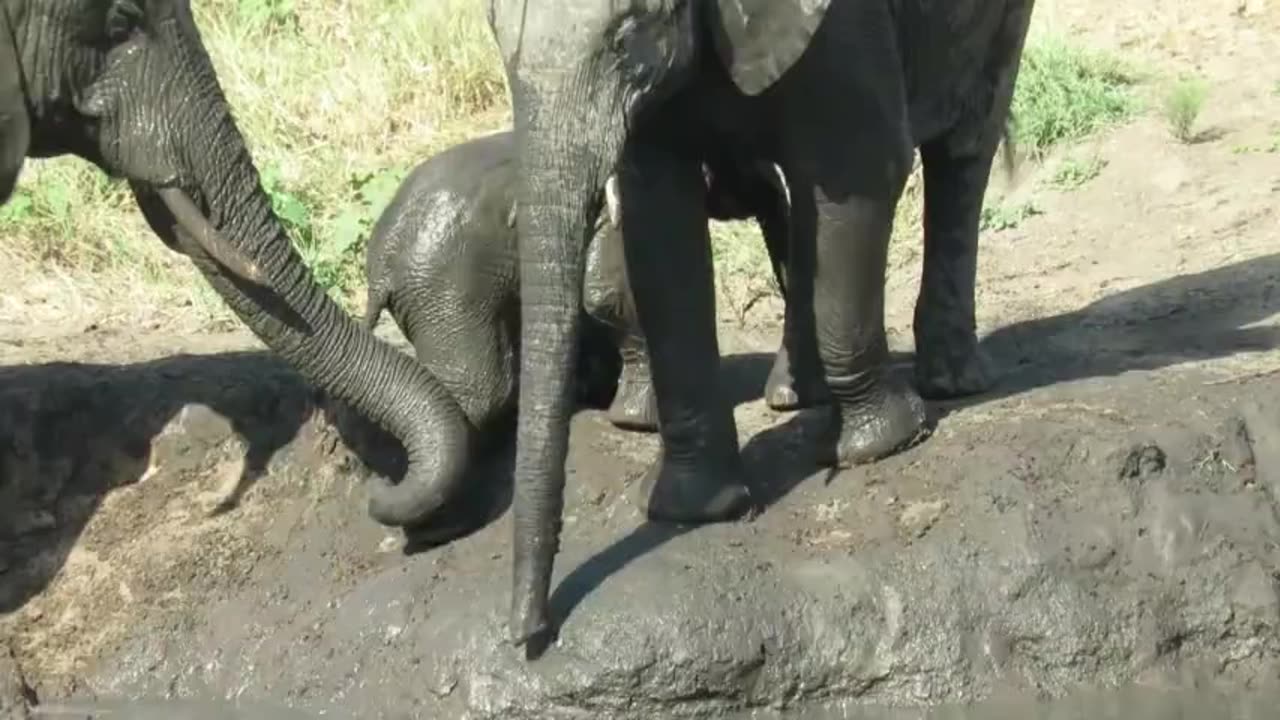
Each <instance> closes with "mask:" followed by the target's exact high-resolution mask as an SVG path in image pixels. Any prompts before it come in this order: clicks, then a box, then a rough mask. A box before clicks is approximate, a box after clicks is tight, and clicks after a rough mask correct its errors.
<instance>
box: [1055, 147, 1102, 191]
mask: <svg viewBox="0 0 1280 720" xmlns="http://www.w3.org/2000/svg"><path fill="white" fill-rule="evenodd" d="M1106 166H1107V161H1106V160H1104V159H1103V158H1102V157H1100V156H1098V155H1090V156H1088V157H1085V158H1079V157H1069V158H1066V159H1065V160H1063V161H1062V162H1060V163H1059V164H1058V167H1057V169H1056V170H1054V173H1053V178H1052V179H1051V181H1050V182H1051V184H1052V185H1053V186H1054V187H1057V188H1059V189H1062V190H1074V189H1076V188H1078V187H1080V186H1081V185H1084V184H1085V183H1087V182H1089V181H1090V180H1092V179H1094V178H1096V177H1098V175H1100V174H1101V173H1102V169H1103V168H1105V167H1106Z"/></svg>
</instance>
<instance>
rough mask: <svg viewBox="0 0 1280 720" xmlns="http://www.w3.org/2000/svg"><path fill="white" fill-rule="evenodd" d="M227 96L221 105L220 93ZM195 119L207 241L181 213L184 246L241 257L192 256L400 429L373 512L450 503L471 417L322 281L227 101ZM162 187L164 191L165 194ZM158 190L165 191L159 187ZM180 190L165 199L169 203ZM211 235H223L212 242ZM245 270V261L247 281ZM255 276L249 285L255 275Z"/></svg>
mask: <svg viewBox="0 0 1280 720" xmlns="http://www.w3.org/2000/svg"><path fill="white" fill-rule="evenodd" d="M223 103H225V101H223ZM219 109H220V111H219V112H211V113H209V114H208V115H206V116H205V117H206V118H208V119H207V120H205V122H204V123H201V124H200V129H199V130H198V131H197V132H198V133H199V137H200V141H199V142H193V143H190V146H191V147H194V148H198V149H199V150H198V152H197V153H194V156H193V157H191V158H190V159H189V163H190V169H191V177H192V178H193V180H194V181H195V184H196V187H195V188H194V189H195V190H196V192H195V193H194V196H195V197H197V198H199V199H202V200H203V201H204V206H205V209H204V212H205V213H206V214H207V220H208V223H207V228H206V234H207V237H206V238H205V239H204V240H203V241H200V242H198V243H196V242H194V241H192V240H191V238H190V236H191V235H192V232H198V231H199V230H200V228H198V227H197V228H189V227H187V225H190V224H191V223H190V222H189V220H188V221H187V222H184V221H183V219H182V217H181V216H180V214H179V213H174V219H175V220H176V221H178V227H179V229H180V230H181V231H182V232H184V233H186V234H187V235H188V236H189V237H188V243H187V244H188V246H189V247H194V246H195V245H197V244H198V245H199V246H200V248H204V249H206V250H207V249H208V248H210V247H218V246H219V243H221V247H222V250H221V252H222V254H223V255H227V254H234V255H237V256H239V259H240V261H241V262H239V263H236V262H232V263H231V266H228V264H226V263H225V258H224V259H223V260H220V259H219V258H217V257H216V256H215V253H213V252H203V253H202V252H191V253H190V254H191V255H192V259H193V261H194V262H195V263H196V265H197V266H198V267H199V268H200V270H201V272H202V273H203V274H204V275H205V277H206V278H207V279H208V281H209V282H210V284H212V285H213V287H214V289H215V290H217V292H218V293H219V294H220V295H221V296H222V298H223V299H224V300H225V301H226V302H227V304H228V305H229V306H230V307H231V308H232V310H233V311H235V313H236V314H237V315H238V316H239V317H240V318H241V319H242V320H243V321H244V322H245V324H246V325H248V326H249V328H250V329H251V330H252V331H253V332H254V334H255V335H257V336H258V338H260V339H261V340H262V341H263V342H264V343H265V344H266V345H267V346H268V347H269V348H271V349H272V350H274V351H275V352H276V353H277V354H279V355H280V356H281V357H282V358H283V359H284V360H285V361H286V362H287V363H289V364H290V365H291V366H292V367H294V368H295V369H296V370H298V371H299V373H300V374H301V375H302V376H303V377H304V378H305V379H306V380H307V381H308V382H309V383H311V384H312V385H314V386H316V387H318V388H320V389H322V390H323V391H325V393H326V394H327V395H330V396H332V397H333V398H336V399H337V400H339V401H341V402H343V403H346V404H348V405H350V406H351V407H352V408H354V409H355V410H356V411H357V412H358V413H360V414H361V415H363V416H365V417H366V418H368V419H369V420H371V421H373V422H374V423H376V424H378V425H380V426H381V427H382V428H383V429H385V430H387V431H388V432H390V433H392V434H393V435H395V436H396V437H397V438H398V439H399V440H400V441H401V442H402V443H404V446H405V449H406V451H407V455H408V461H409V462H408V469H407V472H406V475H405V477H404V478H403V480H402V481H401V482H400V483H399V484H398V485H392V484H391V483H390V482H388V481H386V480H385V479H382V478H377V479H375V480H374V481H373V483H372V484H371V485H370V487H369V493H370V495H369V512H370V514H371V515H372V516H373V518H374V519H375V520H377V521H378V522H380V523H383V524H385V525H393V526H405V525H412V524H416V523H417V522H419V521H421V520H422V519H423V518H425V517H426V516H427V515H429V514H430V513H431V512H432V511H434V510H436V509H438V508H439V507H440V506H441V505H442V504H443V503H444V502H445V500H446V499H448V498H449V497H450V496H451V495H452V494H453V492H454V490H455V488H456V487H457V485H458V484H459V482H460V480H461V478H462V475H463V470H464V468H465V463H466V459H467V455H468V443H469V436H468V433H469V430H468V426H467V423H466V420H465V417H464V415H463V413H462V411H461V409H460V408H459V407H458V405H457V403H456V402H455V401H454V400H453V398H452V397H451V396H450V394H449V393H448V392H447V391H446V390H445V388H444V386H443V385H442V384H441V383H440V382H439V381H438V380H437V379H436V378H434V377H433V376H432V375H430V374H429V373H428V372H427V371H426V369H425V368H423V367H422V366H421V365H419V364H418V363H416V362H415V361H414V360H413V359H412V358H410V357H409V356H407V355H406V354H404V353H401V352H399V351H397V350H396V349H395V348H393V347H391V346H390V345H389V344H387V343H384V342H382V341H380V340H378V339H377V338H375V337H374V335H373V334H372V332H370V331H369V330H367V329H366V328H364V327H361V326H360V324H359V323H357V321H356V320H355V319H354V318H352V317H351V316H350V315H348V314H347V313H346V312H344V311H343V310H342V309H341V308H340V307H338V305H337V304H336V303H335V302H334V301H333V300H332V299H331V298H330V297H329V296H328V295H327V294H326V293H325V291H324V290H323V289H322V288H321V287H320V286H319V285H318V284H317V283H316V281H315V279H314V277H313V276H312V274H311V272H310V271H309V270H308V268H307V266H306V265H305V264H304V263H303V261H302V259H301V257H300V256H299V255H298V254H297V252H295V250H294V248H293V246H292V244H291V243H290V240H289V237H288V235H287V234H286V233H285V231H284V228H283V227H282V225H281V224H280V221H279V219H278V218H277V217H276V216H275V214H274V212H273V211H272V209H271V201H270V198H269V197H268V196H267V194H266V192H265V191H264V190H263V188H262V185H261V180H260V178H259V176H258V172H257V169H256V167H255V166H254V163H253V160H252V158H251V157H250V154H249V151H248V149H247V148H246V147H245V144H244V140H243V138H242V136H241V134H240V132H239V131H238V129H237V128H236V126H235V123H234V120H233V119H232V117H231V115H230V112H229V109H228V108H226V107H225V104H224V105H222V106H221V107H220V108H219ZM161 192H162V193H163V192H164V191H161ZM161 197H162V198H163V197H166V196H165V195H161ZM172 199H173V195H172V194H170V195H169V196H168V199H166V204H167V205H170V206H172V202H171V201H172ZM208 233H212V236H211V237H217V238H218V241H217V242H214V243H212V245H211V244H209V242H208V239H209V237H210V236H208ZM237 267H239V268H245V267H247V268H250V269H251V271H252V273H253V274H254V275H255V277H254V278H252V279H247V278H244V277H243V272H242V270H237ZM251 280H252V281H251Z"/></svg>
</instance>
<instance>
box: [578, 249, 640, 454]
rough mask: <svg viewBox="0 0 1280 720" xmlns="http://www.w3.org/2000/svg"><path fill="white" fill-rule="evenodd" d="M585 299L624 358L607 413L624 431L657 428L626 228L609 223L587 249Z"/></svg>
mask: <svg viewBox="0 0 1280 720" xmlns="http://www.w3.org/2000/svg"><path fill="white" fill-rule="evenodd" d="M583 303H584V304H585V306H586V310H587V314H589V315H590V316H591V317H592V318H594V319H595V320H597V321H598V322H600V323H603V324H604V325H606V326H608V327H609V328H611V329H612V330H613V334H614V338H615V342H616V343H617V345H618V354H619V356H620V358H619V359H620V360H621V361H622V369H621V371H620V373H619V376H618V388H617V391H616V392H615V393H614V395H613V401H612V403H611V404H610V405H609V410H608V413H607V416H608V418H609V422H611V423H613V425H614V426H615V427H617V428H619V429H622V430H631V431H635V432H655V431H657V429H658V401H657V398H656V397H655V396H654V394H653V382H652V380H651V378H650V370H649V351H648V347H647V346H646V345H647V344H646V343H645V338H644V333H643V331H642V330H641V329H640V321H639V319H638V318H637V317H636V308H635V298H634V297H632V294H631V284H630V282H628V279H627V271H626V258H625V257H624V253H623V247H622V233H621V232H619V231H618V230H617V228H612V227H608V226H606V228H605V229H604V230H603V231H602V232H600V233H599V234H598V235H597V236H596V237H595V238H594V239H593V241H592V243H591V246H590V247H589V248H588V250H587V268H586V276H585V282H584V283H583Z"/></svg>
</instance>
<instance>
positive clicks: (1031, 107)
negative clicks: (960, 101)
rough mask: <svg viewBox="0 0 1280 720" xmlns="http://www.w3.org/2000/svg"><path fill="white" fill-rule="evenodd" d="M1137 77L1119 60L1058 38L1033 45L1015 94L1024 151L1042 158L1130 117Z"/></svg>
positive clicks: (1018, 131) (1016, 130)
mask: <svg viewBox="0 0 1280 720" xmlns="http://www.w3.org/2000/svg"><path fill="white" fill-rule="evenodd" d="M1136 81H1137V80H1136V77H1135V75H1134V74H1133V73H1131V72H1130V71H1129V70H1127V69H1126V68H1125V66H1124V65H1123V64H1121V63H1120V62H1119V61H1118V60H1117V59H1115V58H1113V57H1110V56H1107V55H1103V54H1099V53H1094V52H1090V51H1087V50H1083V49H1081V48H1078V47H1075V46H1073V45H1070V44H1068V43H1066V42H1064V41H1062V40H1059V39H1048V40H1042V41H1040V42H1039V43H1038V44H1035V45H1030V46H1028V47H1027V49H1026V50H1025V51H1024V53H1023V58H1022V66H1021V68H1020V69H1019V72H1018V82H1017V85H1016V87H1015V88H1014V95H1013V108H1012V111H1013V125H1014V133H1013V134H1014V139H1015V140H1016V142H1017V146H1018V150H1019V152H1021V153H1023V154H1024V155H1026V156H1027V157H1030V158H1031V159H1034V160H1039V159H1042V158H1043V157H1044V155H1045V153H1046V152H1047V151H1048V150H1049V148H1051V147H1053V146H1054V145H1057V144H1060V143H1064V142H1072V141H1075V140H1080V139H1081V138H1084V137H1085V136H1087V135H1089V134H1090V133H1093V132H1095V131H1096V130H1098V129H1100V128H1102V127H1104V126H1106V125H1109V124H1113V123H1116V122H1120V121H1122V120H1125V119H1127V118H1129V117H1130V116H1131V115H1132V114H1133V113H1134V111H1135V110H1136V108H1137V102H1136V99H1135V96H1134V94H1133V87H1132V86H1133V85H1134V84H1135V83H1136Z"/></svg>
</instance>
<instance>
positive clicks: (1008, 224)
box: [979, 202, 1043, 232]
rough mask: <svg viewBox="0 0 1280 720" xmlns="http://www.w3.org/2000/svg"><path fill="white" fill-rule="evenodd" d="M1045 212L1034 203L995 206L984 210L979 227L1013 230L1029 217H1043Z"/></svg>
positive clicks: (990, 229) (991, 229) (988, 206)
mask: <svg viewBox="0 0 1280 720" xmlns="http://www.w3.org/2000/svg"><path fill="white" fill-rule="evenodd" d="M1042 214H1043V211H1041V210H1040V208H1039V207H1037V206H1036V205H1035V203H1032V202H1025V203H1021V204H1018V205H1004V204H999V203H998V204H995V205H987V206H985V207H983V208H982V219H981V221H980V224H979V227H981V228H982V229H983V230H989V231H993V232H994V231H1000V230H1012V229H1013V228H1016V227H1018V225H1019V224H1020V223H1021V222H1022V221H1023V220H1026V219H1027V218H1029V217H1032V216H1035V215H1042Z"/></svg>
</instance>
